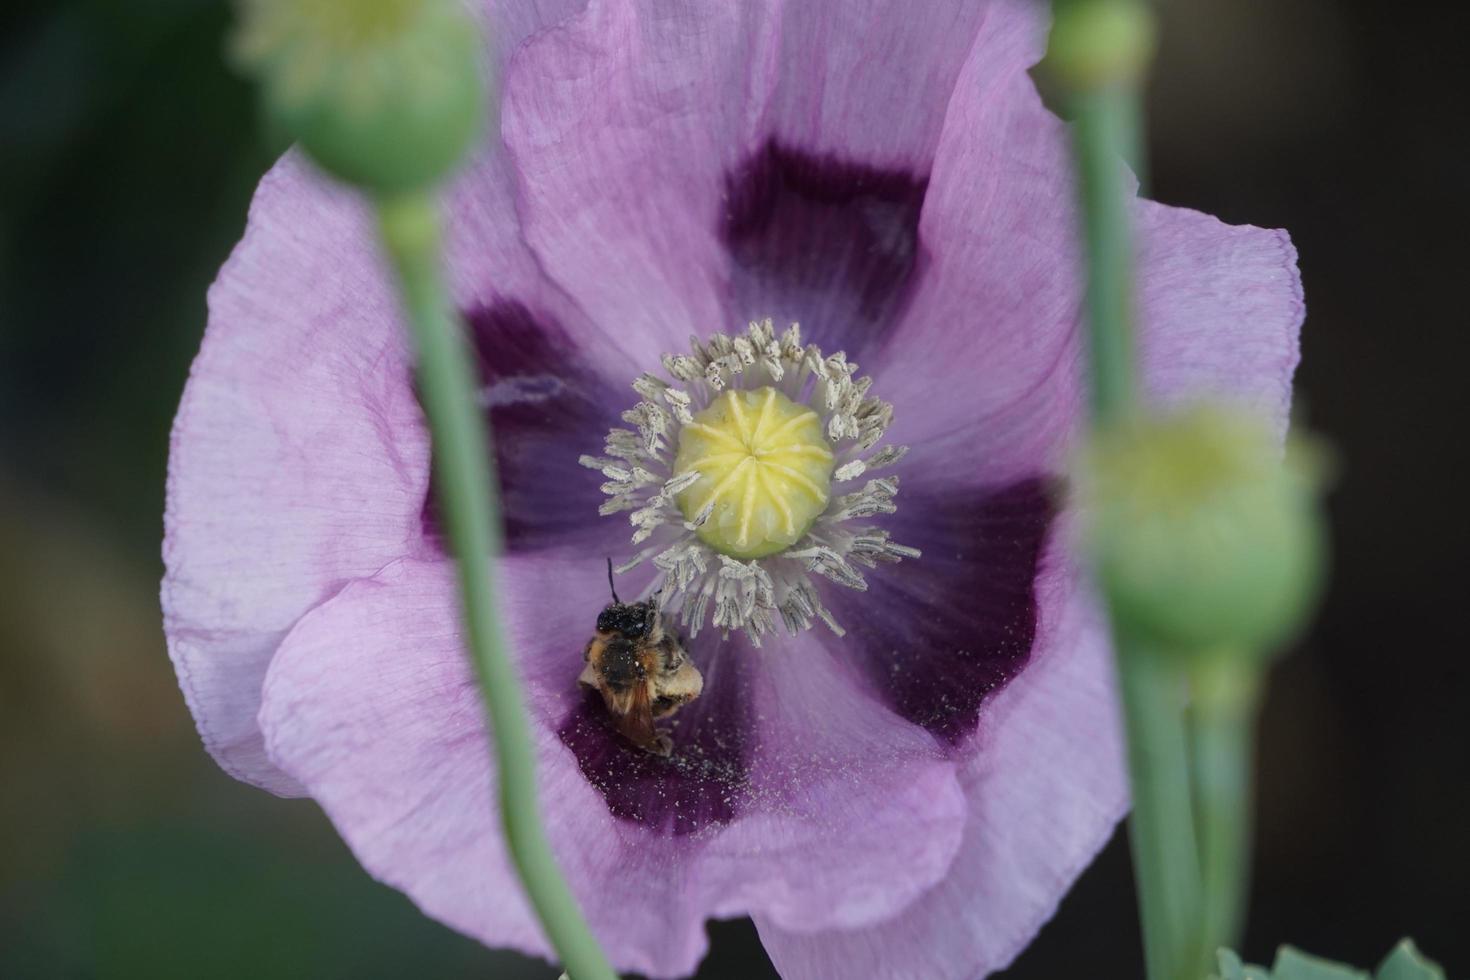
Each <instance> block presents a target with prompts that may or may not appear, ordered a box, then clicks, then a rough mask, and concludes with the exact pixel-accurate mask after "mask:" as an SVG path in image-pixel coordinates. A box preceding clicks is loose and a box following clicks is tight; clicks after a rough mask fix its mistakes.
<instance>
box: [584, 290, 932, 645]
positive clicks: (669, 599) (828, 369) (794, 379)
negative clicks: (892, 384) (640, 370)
mask: <svg viewBox="0 0 1470 980" xmlns="http://www.w3.org/2000/svg"><path fill="white" fill-rule="evenodd" d="M663 365H664V369H665V370H666V371H667V372H668V374H669V376H670V377H671V378H672V379H673V380H672V381H665V380H663V379H661V378H657V377H654V376H653V375H649V374H645V375H643V376H642V377H640V378H639V379H638V380H637V381H635V382H634V383H633V388H634V390H635V391H637V392H638V394H639V395H640V396H641V399H642V400H641V401H639V403H638V404H637V405H636V406H634V407H633V408H632V409H630V410H628V411H627V412H624V413H623V420H624V421H625V422H627V423H628V424H629V425H630V426H632V428H616V429H613V430H612V431H611V432H610V433H608V437H607V441H606V445H605V447H604V452H605V455H603V456H583V457H581V460H580V461H581V463H582V465H584V466H587V467H590V468H592V469H596V470H599V471H601V472H602V474H603V475H604V476H605V477H606V478H607V482H606V483H604V484H603V485H602V490H603V492H604V493H606V494H607V495H608V496H609V498H610V499H609V500H607V501H606V502H605V503H603V505H602V506H601V508H599V510H600V512H601V513H602V514H604V515H609V514H614V513H618V512H624V511H626V512H630V513H629V519H630V521H631V523H632V524H633V528H634V530H633V544H634V545H635V546H636V547H637V548H638V551H637V552H636V553H635V554H634V555H633V556H632V557H631V558H630V559H628V560H627V561H624V562H623V563H622V564H621V565H619V566H618V567H619V570H620V571H626V570H627V569H630V568H633V567H634V566H636V565H638V564H640V563H642V562H644V561H648V560H652V561H653V563H654V565H655V567H656V568H658V570H659V571H660V573H661V576H660V578H661V581H660V582H659V583H658V587H659V588H660V589H661V590H662V591H661V597H660V602H661V605H662V606H663V608H664V610H665V611H666V612H669V611H672V612H673V613H674V614H675V615H676V616H677V617H678V618H679V619H680V620H681V621H682V623H683V625H684V626H685V628H686V629H687V630H688V632H689V634H690V636H693V635H695V634H696V633H698V631H699V629H700V628H701V627H702V626H703V625H704V622H705V617H706V614H707V613H708V612H709V611H710V608H711V606H712V607H713V616H712V621H713V624H714V625H715V626H716V627H719V628H721V629H723V630H725V631H727V632H728V631H730V630H737V629H738V630H744V631H745V633H746V634H747V635H748V636H749V637H750V639H751V640H752V642H754V643H756V644H757V645H759V643H760V641H761V638H762V636H764V635H765V634H767V633H769V632H771V631H772V630H773V629H774V627H775V622H776V619H777V617H779V618H780V619H781V621H782V622H783V623H784V624H785V626H786V628H787V630H789V631H790V632H791V633H793V634H795V633H797V632H799V631H800V630H803V629H807V628H809V627H810V626H812V624H813V623H814V622H815V621H817V620H821V621H822V622H824V623H826V624H827V625H828V626H829V627H830V628H831V629H832V630H833V631H835V632H836V633H838V634H839V635H840V634H841V633H842V628H841V626H839V625H838V623H837V621H836V619H835V618H834V617H833V616H832V614H831V612H830V611H828V609H827V607H826V606H825V605H824V604H823V603H822V601H821V597H820V595H819V592H818V589H817V587H816V583H815V581H814V577H821V578H826V579H828V580H830V581H831V582H835V583H837V584H838V585H842V586H845V587H847V588H852V589H858V590H864V589H866V588H867V579H866V578H865V577H864V575H863V569H872V568H876V567H877V565H878V563H879V562H897V561H900V560H902V559H904V558H917V557H919V552H918V550H917V549H915V548H909V547H905V546H903V545H900V544H897V543H895V542H893V541H892V540H890V539H889V534H888V532H887V531H886V530H883V529H881V528H877V527H872V526H868V525H865V524H861V523H859V522H861V521H863V520H865V519H867V518H870V517H873V516H875V515H878V514H891V513H893V512H894V511H895V510H896V509H897V506H896V505H895V503H894V497H895V495H896V494H897V493H898V478H897V477H896V476H886V477H880V478H875V479H867V480H866V481H864V482H863V483H862V484H861V486H858V485H857V481H858V480H859V479H860V478H862V477H864V476H866V475H867V474H869V473H870V472H872V471H874V470H878V469H881V468H883V467H887V466H891V465H892V464H894V463H896V462H898V461H899V460H900V459H902V458H903V455H904V453H905V452H906V451H907V449H906V447H903V446H885V447H883V448H881V449H877V450H874V448H873V447H874V446H875V445H877V443H878V441H879V440H880V439H881V438H882V436H883V433H884V432H885V431H886V430H887V428H888V425H889V423H890V422H891V421H892V419H893V409H892V406H890V405H888V404H887V403H885V402H882V401H879V400H878V399H877V398H873V397H871V396H870V395H869V394H868V391H869V389H870V388H871V386H872V379H871V378H867V377H863V378H858V377H856V371H857V365H856V364H851V363H849V362H848V361H847V358H846V356H845V355H844V354H843V353H842V352H840V351H839V352H837V353H835V354H832V355H830V356H825V355H823V353H822V351H821V350H820V349H819V348H818V347H817V346H816V345H815V344H810V345H806V346H803V345H802V343H801V328H800V327H799V326H798V325H797V324H792V325H791V326H790V328H788V329H787V330H786V332H785V333H784V334H782V335H781V337H780V338H779V339H778V338H777V337H776V335H775V331H774V328H773V326H772V323H771V321H770V320H769V319H767V320H765V321H762V322H758V323H752V324H750V326H749V328H748V330H747V331H746V332H745V333H743V334H740V335H738V336H735V337H730V336H726V335H724V334H715V335H714V336H712V337H711V338H710V339H709V340H708V341H705V342H700V341H699V340H698V339H697V338H691V340H690V353H689V354H687V355H685V354H666V355H664V358H663ZM844 484H849V485H852V486H853V488H852V489H850V490H848V491H847V492H845V493H844V492H834V490H840V489H841V488H842V486H843V485H844Z"/></svg>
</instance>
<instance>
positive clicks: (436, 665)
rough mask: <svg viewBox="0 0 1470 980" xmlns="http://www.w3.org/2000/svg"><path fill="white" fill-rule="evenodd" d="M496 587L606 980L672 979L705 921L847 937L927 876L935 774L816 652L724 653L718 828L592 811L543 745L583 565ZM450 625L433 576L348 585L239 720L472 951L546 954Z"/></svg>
mask: <svg viewBox="0 0 1470 980" xmlns="http://www.w3.org/2000/svg"><path fill="white" fill-rule="evenodd" d="M500 580H501V582H502V583H504V592H505V597H506V601H505V608H506V614H507V615H506V623H507V626H508V630H509V634H510V639H511V645H512V649H514V650H515V651H516V652H517V655H518V658H519V661H520V664H521V671H522V676H523V679H524V681H525V683H526V685H527V689H528V700H529V707H530V710H531V715H532V720H533V725H534V728H535V743H536V750H537V763H538V774H539V777H540V787H541V808H542V812H543V813H544V814H545V826H546V830H547V833H548V836H549V837H550V839H551V842H552V846H553V848H554V850H555V851H556V854H557V857H558V859H559V860H560V862H561V863H562V866H563V868H564V870H565V872H566V874H567V876H568V878H569V881H570V883H571V885H572V888H573V890H574V891H575V892H576V894H577V896H578V897H579V899H580V900H581V902H582V906H583V908H584V909H585V910H586V912H587V915H588V917H589V920H590V923H591V925H592V928H593V931H594V932H595V933H596V934H597V936H598V938H599V940H601V941H602V942H603V944H604V945H605V947H606V948H607V949H608V951H609V953H610V955H611V956H612V958H613V959H614V961H615V963H616V964H617V965H618V966H619V967H620V968H622V969H626V970H636V971H639V972H643V973H647V974H650V975H654V976H669V975H675V974H682V973H688V972H690V971H691V970H692V969H693V967H694V966H695V964H696V963H697V961H698V959H699V957H700V956H701V955H702V954H703V951H704V949H705V945H706V940H705V937H704V933H703V929H702V922H703V920H704V919H705V918H706V917H709V916H715V915H718V916H728V915H737V914H742V913H747V912H752V913H758V914H760V915H761V916H763V917H764V919H765V921H769V922H779V923H780V924H781V925H782V927H783V928H785V929H789V930H791V931H792V932H794V933H807V932H811V931H814V930H822V929H831V928H860V927H865V926H868V925H871V924H872V923H874V922H878V921H882V920H884V919H886V918H888V917H890V916H892V915H894V914H896V913H898V912H899V911H900V910H901V909H902V908H903V907H904V906H905V905H907V904H908V903H909V902H911V901H913V900H915V899H916V898H917V897H918V896H919V895H921V894H922V893H923V892H924V891H926V890H927V889H929V888H930V887H932V886H933V885H934V884H935V883H936V882H937V881H939V880H940V879H942V878H943V876H944V874H945V872H946V871H947V870H948V868H949V866H950V862H951V861H952V859H953V857H954V854H955V850H956V848H957V847H958V846H959V836H960V827H961V825H962V823H963V820H964V802H963V796H962V794H961V792H960V787H959V783H958V781H957V779H956V773H955V769H954V767H953V766H952V764H950V763H949V762H947V761H945V760H943V759H942V758H940V757H939V756H938V754H937V753H935V752H934V751H933V746H932V742H931V741H930V740H929V738H928V737H927V735H925V733H924V732H923V731H922V730H920V729H918V728H915V727H914V726H911V725H908V724H906V723H904V722H902V721H901V720H899V719H897V718H896V717H894V716H892V715H886V713H885V712H883V711H882V710H881V709H879V708H878V706H877V705H876V704H874V703H873V702H872V701H870V700H868V699H867V697H866V695H864V694H863V693H862V690H861V688H860V686H859V685H858V684H856V683H854V682H853V678H852V676H851V675H850V674H849V673H848V672H847V671H846V670H845V669H844V667H843V665H842V664H840V663H839V662H837V661H834V660H832V659H830V658H827V657H824V656H822V653H821V651H820V650H819V649H816V648H812V649H810V650H807V649H794V648H793V649H791V650H789V651H782V652H783V653H785V652H789V653H792V654H811V655H812V656H811V657H810V658H806V657H798V656H790V657H786V656H774V655H773V656H770V657H769V658H768V659H766V660H765V661H764V662H762V661H761V660H760V659H758V658H756V657H753V656H751V654H752V651H748V650H742V651H740V653H741V654H742V655H744V656H751V659H748V660H744V661H741V666H742V667H743V669H744V670H745V671H746V678H745V680H746V681H747V682H748V683H747V684H746V685H745V687H746V688H747V689H749V690H751V691H752V701H751V706H752V708H753V709H754V711H753V714H754V716H755V717H756V718H757V725H756V727H755V728H754V729H753V731H752V732H751V733H750V735H751V738H752V739H753V740H754V742H755V743H756V745H755V752H754V756H753V759H752V762H751V764H750V769H749V773H748V779H747V781H746V783H745V785H744V786H740V787H731V788H733V789H735V790H736V791H737V792H740V793H742V794H743V798H742V799H741V800H740V801H739V805H738V806H737V807H736V808H735V812H734V813H733V815H732V816H731V818H730V819H729V820H728V822H726V823H719V824H711V825H709V826H707V827H706V828H704V829H703V831H702V832H700V833H696V834H686V835H674V834H670V833H668V832H667V830H666V828H661V827H649V826H646V825H644V824H640V823H639V822H637V821H636V820H632V819H628V818H626V817H622V818H620V817H615V816H613V815H612V813H611V812H610V811H609V808H608V803H607V801H606V800H605V799H604V797H603V796H602V795H601V794H600V793H599V792H598V790H597V789H596V788H595V787H594V786H593V785H592V784H591V783H589V781H588V780H587V779H586V778H585V777H584V776H583V773H582V771H581V769H580V767H579V764H578V760H577V759H576V757H575V756H574V754H573V753H572V752H571V751H569V750H568V749H567V748H566V747H565V746H564V745H563V742H562V740H561V739H560V738H559V737H558V736H557V733H556V730H555V722H556V721H557V720H558V719H560V718H563V717H565V716H566V715H567V713H569V712H571V711H574V710H576V708H577V707H578V705H579V704H580V703H581V695H580V694H579V693H578V692H577V690H576V687H575V678H576V676H577V673H578V672H579V670H580V667H581V653H580V648H581V645H582V643H583V642H585V637H586V636H587V634H588V632H589V631H590V629H591V620H592V618H593V615H594V613H595V607H596V606H597V603H598V601H599V600H600V598H601V592H602V590H603V588H604V587H605V585H606V583H605V579H604V570H603V569H602V568H601V567H599V565H598V563H597V562H595V561H578V562H572V561H563V560H558V559H552V558H548V557H545V556H535V557H532V556H512V557H510V558H507V559H505V560H504V561H503V563H502V566H501V579H500ZM573 596H586V597H587V599H588V601H587V602H577V601H572V600H571V599H570V598H569V597H573ZM457 622H458V620H457V611H456V602H455V589H454V582H453V573H452V568H451V566H450V565H449V563H447V562H418V561H411V560H408V561H402V562H398V563H395V564H394V565H392V566H389V567H388V568H385V569H384V570H383V571H382V572H381V573H380V574H378V575H377V576H375V577H374V578H372V579H365V580H360V581H358V582H355V583H353V584H351V585H349V586H347V587H346V588H345V589H343V590H342V591H341V593H339V594H338V595H337V596H336V597H334V598H333V599H331V600H329V601H328V602H326V603H324V604H322V605H321V606H319V607H318V608H317V609H315V610H313V611H312V612H311V613H309V614H308V615H306V616H305V617H303V618H302V620H301V621H300V623H299V624H298V625H297V626H296V628H295V629H294V630H293V631H292V632H291V634H290V636H289V637H288V638H287V639H286V640H285V642H284V643H283V644H282V646H281V650H280V653H279V654H278V655H277V657H276V659H275V662H274V663H273V664H272V666H271V670H270V675H269V678H268V680H267V683H266V696H265V701H264V705H263V708H262V711H261V723H262V726H263V728H264V730H265V731H266V733H267V739H268V745H269V749H270V753H271V757H272V758H273V759H274V760H275V761H276V762H277V763H278V764H279V765H280V766H281V767H282V768H283V769H285V770H286V771H287V772H289V773H290V774H291V775H292V776H294V777H295V778H297V779H299V780H300V781H301V782H302V783H303V784H304V785H305V786H306V787H307V788H308V789H309V790H310V791H311V793H312V795H313V796H314V797H316V799H317V800H318V801H319V802H320V803H321V804H322V806H323V807H324V808H325V809H326V811H327V813H328V814H329V815H330V817H331V818H332V820H333V822H334V823H335V824H336V825H337V827H338V829H339V830H340V831H341V833H342V834H343V836H344V838H345V839H346V840H347V842H348V843H349V845H350V846H351V847H352V848H353V850H354V852H355V853H356V854H357V856H358V858H359V859H360V860H361V861H362V863H363V864H364V866H365V867H367V868H368V869H369V871H371V872H372V873H373V874H374V875H375V876H376V877H378V878H379V879H381V880H383V881H385V882H388V883H390V884H392V885H394V886H395V887H398V888H401V889H403V890H404V891H405V892H407V893H408V894H409V895H410V896H411V897H412V898H413V899H414V900H415V901H416V902H417V903H418V904H419V905H420V906H421V907H422V908H423V909H424V910H425V911H426V912H427V913H429V914H430V915H432V916H434V917H435V918H438V919H440V920H442V921H444V922H446V923H447V924H449V925H451V926H453V927H455V928H457V929H460V930H462V931H464V932H466V933H469V934H471V935H473V936H476V937H478V938H480V939H482V940H484V941H486V942H487V943H490V944H492V945H509V946H513V947H516V948H518V949H522V950H525V951H528V952H532V953H539V954H543V955H545V954H546V953H547V947H546V944H545V942H544V940H543V939H542V938H541V936H540V934H539V931H538V929H537V927H536V926H535V924H534V921H533V918H532V916H531V914H530V912H529V910H528V908H527V906H526V903H525V901H524V899H523V898H522V896H521V893H520V890H519V887H518V885H517V883H516V881H515V878H514V876H513V874H512V872H511V869H510V864H509V860H508V856H507V854H506V852H505V849H504V845H503V842H502V839H501V836H500V833H499V829H498V826H497V823H496V817H495V810H494V808H493V806H492V800H493V795H492V788H491V779H492V769H491V761H490V756H489V754H488V746H487V744H486V741H485V736H484V729H483V724H482V714H481V705H480V700H479V695H478V692H477V690H476V688H475V685H474V681H473V678H472V676H471V673H470V671H469V669H468V666H467V663H466V660H465V656H464V653H463V651H462V648H461V640H460V634H459V627H458V625H457ZM710 680H711V683H712V684H720V685H730V684H734V683H738V682H739V681H740V680H741V678H740V677H732V676H714V677H711V678H710ZM712 694H713V691H711V692H707V693H706V695H705V697H710V696H711V695H712ZM701 700H702V699H701ZM697 703H698V702H696V704H697ZM885 715H886V717H885ZM675 738H676V749H675V756H676V758H677V756H678V753H679V751H680V747H679V745H678V740H679V738H680V735H679V733H678V732H677V731H676V733H675Z"/></svg>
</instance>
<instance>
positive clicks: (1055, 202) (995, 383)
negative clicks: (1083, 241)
mask: <svg viewBox="0 0 1470 980" xmlns="http://www.w3.org/2000/svg"><path fill="white" fill-rule="evenodd" d="M1045 39H1046V20H1045V11H1044V8H1040V7H1039V5H1037V6H1033V5H1032V4H1029V3H1020V2H1015V3H1012V2H1003V3H998V4H996V5H995V8H994V10H993V12H992V14H991V16H990V17H989V18H988V19H987V20H986V22H985V24H984V25H983V27H982V29H981V33H980V36H979V37H978V38H977V39H976V42H975V45H974V47H973V49H972V51H971V54H970V57H969V59H968V60H967V62H966V63H965V66H964V69H963V70H962V72H961V74H960V79H959V81H958V83H957V84H956V86H955V93H954V97H953V98H952V99H951V101H950V105H949V113H948V115H947V116H946V118H945V123H944V131H943V134H942V136H941V138H940V143H939V149H938V152H937V154H936V156H935V161H934V171H933V174H932V177H931V180H930V186H929V193H928V196H927V198H926V199H925V202H924V212H923V215H922V217H921V219H920V222H919V236H920V240H921V242H922V244H923V249H924V254H925V256H926V259H927V263H928V264H927V267H926V269H925V273H924V276H923V278H922V280H921V281H920V282H919V284H918V286H917V288H916V292H915V295H914V298H913V301H912V302H911V304H910V305H909V307H908V309H907V311H906V313H905V315H904V319H903V321H902V323H900V324H899V325H898V327H897V328H895V330H894V332H893V335H892V337H891V340H890V342H889V344H888V345H887V346H886V347H885V348H884V349H883V350H882V351H881V352H880V353H879V354H878V355H877V356H876V357H874V358H870V360H869V363H868V364H867V365H866V367H868V368H869V369H870V370H871V371H873V373H874V374H875V375H876V376H877V377H879V378H881V379H882V384H883V387H882V392H883V397H884V398H885V399H887V400H888V401H890V402H892V404H893V406H894V425H893V427H892V428H891V429H890V430H889V438H890V439H892V440H893V441H895V442H898V443H902V444H905V445H908V446H910V447H912V451H911V453H910V456H909V457H908V459H907V460H906V461H905V469H906V470H925V469H933V470H939V469H942V470H943V471H944V472H948V473H959V474H963V475H964V478H965V479H967V480H973V481H974V482H975V483H977V484H982V485H983V484H1001V483H1006V482H1009V481H1012V480H1015V479H1018V478H1021V477H1024V476H1026V475H1028V474H1030V473H1034V472H1037V471H1038V470H1042V471H1044V470H1048V469H1053V470H1054V469H1055V464H1056V463H1057V462H1058V460H1057V459H1056V455H1057V453H1056V450H1057V445H1058V443H1059V441H1060V440H1061V438H1062V437H1063V436H1064V435H1065V434H1066V433H1067V432H1068V431H1069V429H1070V426H1071V424H1072V422H1073V420H1074V418H1075V406H1076V402H1077V389H1078V388H1079V381H1078V363H1077V361H1078V347H1077V341H1078V335H1077V325H1078V322H1079V315H1080V302H1081V290H1080V284H1081V282H1082V280H1081V273H1080V267H1079V264H1078V261H1077V254H1078V252H1077V244H1076V242H1077V238H1076V234H1077V227H1076V223H1075V220H1074V215H1075V205H1074V198H1073V186H1072V181H1071V161H1070V158H1069V157H1068V152H1067V151H1068V145H1067V139H1066V130H1065V128H1064V127H1063V125H1062V123H1061V122H1060V121H1059V120H1058V119H1057V118H1056V117H1055V116H1053V115H1052V114H1051V113H1050V112H1048V111H1047V110H1046V108H1045V107H1044V106H1043V105H1042V104H1041V100H1040V98H1039V97H1038V96H1037V94H1036V90H1035V86H1034V85H1033V84H1032V82H1031V79H1030V76H1029V75H1028V74H1027V69H1028V68H1029V67H1030V66H1031V65H1033V64H1035V62H1036V60H1037V59H1038V58H1039V57H1040V54H1041V52H1042V50H1043V48H1044V45H1045Z"/></svg>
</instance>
